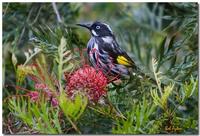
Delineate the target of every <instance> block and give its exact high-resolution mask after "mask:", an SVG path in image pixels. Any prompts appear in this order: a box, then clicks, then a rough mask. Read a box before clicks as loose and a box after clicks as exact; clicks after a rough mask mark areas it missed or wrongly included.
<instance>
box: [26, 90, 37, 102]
mask: <svg viewBox="0 0 200 136" xmlns="http://www.w3.org/2000/svg"><path fill="white" fill-rule="evenodd" d="M28 96H29V97H30V98H31V100H32V101H37V100H38V98H39V92H37V91H31V92H29V93H28Z"/></svg>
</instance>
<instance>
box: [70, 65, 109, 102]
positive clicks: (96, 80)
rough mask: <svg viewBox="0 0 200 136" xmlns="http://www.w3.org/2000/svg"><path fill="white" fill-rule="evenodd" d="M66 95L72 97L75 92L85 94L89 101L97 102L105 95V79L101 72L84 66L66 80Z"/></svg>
mask: <svg viewBox="0 0 200 136" xmlns="http://www.w3.org/2000/svg"><path fill="white" fill-rule="evenodd" d="M67 82H68V83H67V87H66V89H67V94H68V95H69V96H74V95H75V94H76V93H77V92H83V93H84V94H86V96H87V97H88V99H89V100H91V101H94V102H97V101H98V100H99V98H100V97H101V96H103V95H106V85H107V78H106V76H105V75H104V74H103V72H102V71H100V70H96V69H94V68H93V67H90V66H84V67H83V68H80V69H78V70H77V71H75V72H74V73H72V74H71V75H70V76H69V78H68V80H67Z"/></svg>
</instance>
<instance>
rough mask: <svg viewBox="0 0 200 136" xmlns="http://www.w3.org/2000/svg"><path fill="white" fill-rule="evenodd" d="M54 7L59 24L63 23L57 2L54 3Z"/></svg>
mask: <svg viewBox="0 0 200 136" xmlns="http://www.w3.org/2000/svg"><path fill="white" fill-rule="evenodd" d="M52 6H53V10H54V12H55V13H56V17H57V20H58V22H59V23H62V19H61V17H60V14H59V12H58V8H57V6H56V3H55V2H52Z"/></svg>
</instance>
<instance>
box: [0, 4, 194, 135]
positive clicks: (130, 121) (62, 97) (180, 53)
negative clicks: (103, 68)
mask: <svg viewBox="0 0 200 136" xmlns="http://www.w3.org/2000/svg"><path fill="white" fill-rule="evenodd" d="M102 8H103V9H104V10H102ZM119 8H120V9H121V10H118V9H119ZM56 9H57V12H55V10H56ZM79 9H81V10H79ZM111 16H112V18H111ZM97 18H98V19H99V20H105V22H107V23H108V24H109V25H111V28H112V29H113V31H114V33H115V35H116V39H117V41H118V42H119V44H120V46H121V47H122V48H125V49H126V51H127V52H128V53H129V54H130V56H131V57H132V58H133V59H134V61H135V62H136V64H137V65H138V66H139V67H140V68H141V70H142V71H143V72H144V73H145V74H147V75H148V76H150V77H151V78H154V79H155V81H156V83H152V82H150V81H149V80H148V79H145V78H144V79H140V78H137V77H133V78H131V79H130V80H129V81H116V82H114V83H110V84H106V85H105V86H106V87H107V88H106V90H107V95H106V96H107V97H105V98H104V99H100V103H89V102H88V99H87V98H85V97H84V95H83V94H79V93H80V92H81V91H77V92H79V93H78V94H79V95H77V97H74V99H71V98H70V97H67V94H66V93H65V89H66V88H67V87H66V86H67V83H68V80H66V79H69V78H64V75H65V77H66V76H68V75H71V74H72V73H74V72H75V71H77V70H78V69H82V68H83V66H84V65H85V64H86V63H87V61H86V60H85V59H84V58H85V53H84V52H85V49H84V48H85V47H86V43H87V41H88V40H89V34H88V32H87V31H84V30H82V29H77V27H76V26H75V25H74V24H75V23H79V22H83V21H85V22H88V20H89V21H94V20H96V19H97ZM13 22H14V23H13ZM34 48H36V50H35V51H34ZM38 49H39V50H38ZM3 51H4V52H3V59H4V61H3V73H4V75H3V79H5V80H3V85H4V86H5V88H4V90H3V96H4V98H5V99H4V103H3V110H4V113H3V117H4V120H3V126H4V127H3V129H4V133H6V134H7V133H9V134H13V133H21V134H22V133H23V134H33V133H38V134H39V133H43V134H49V133H51V134H55V133H59V134H60V133H65V134H66V133H73V134H74V133H75V134H77V133H83V134H110V133H115V134H122V133H123V134H197V133H198V106H197V105H198V76H197V69H198V65H197V64H198V4H197V3H133V4H132V3H93V4H91V3H90V4H89V3H84V4H83V3H65V4H64V3H56V4H55V3H54V4H53V3H40V4H38V3H29V4H27V3H20V4H17V3H4V4H3ZM152 58H155V59H153V61H152ZM90 76H91V75H90ZM88 77H89V76H88ZM76 81H77V80H76ZM82 85H83V84H82ZM95 86H96V85H95ZM40 100H41V102H40ZM40 103H41V104H40ZM8 104H9V105H8ZM26 112H27V113H28V114H25V113H26ZM43 128H45V129H43Z"/></svg>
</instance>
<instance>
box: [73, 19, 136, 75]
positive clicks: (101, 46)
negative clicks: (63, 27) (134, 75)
mask: <svg viewBox="0 0 200 136" xmlns="http://www.w3.org/2000/svg"><path fill="white" fill-rule="evenodd" d="M77 25H79V26H82V27H85V28H87V29H88V30H89V31H90V33H91V38H90V40H89V42H88V44H87V53H88V57H89V60H90V62H91V64H92V66H93V67H95V68H100V69H102V70H103V72H104V73H105V74H108V75H112V76H120V77H124V76H127V75H130V68H131V69H133V70H137V69H138V68H137V66H136V65H135V63H134V61H133V60H132V59H131V58H130V57H129V56H128V54H127V53H126V51H125V50H123V49H122V48H121V47H120V46H119V45H118V43H117V41H116V38H115V36H114V34H113V31H112V29H111V28H110V26H109V25H108V24H106V23H102V22H99V21H96V22H94V23H92V24H77Z"/></svg>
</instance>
